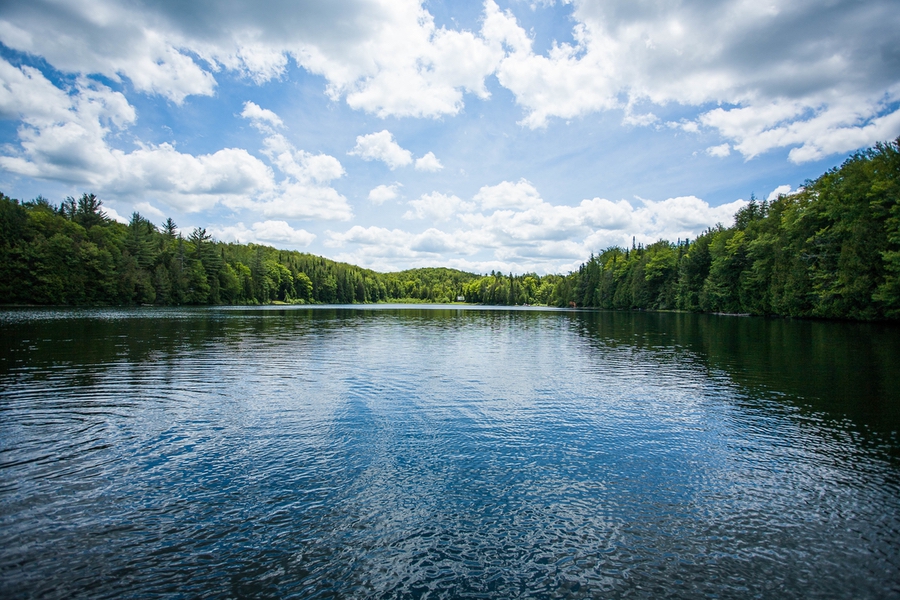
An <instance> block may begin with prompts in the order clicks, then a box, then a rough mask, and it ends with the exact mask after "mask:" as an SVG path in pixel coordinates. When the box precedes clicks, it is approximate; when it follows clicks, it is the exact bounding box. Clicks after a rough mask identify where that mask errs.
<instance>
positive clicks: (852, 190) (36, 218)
mask: <svg viewBox="0 0 900 600" xmlns="http://www.w3.org/2000/svg"><path fill="white" fill-rule="evenodd" d="M898 198H900V138H898V139H897V140H895V141H893V142H887V143H879V144H876V145H875V146H874V147H872V148H869V149H867V150H864V151H861V152H857V153H855V154H853V155H852V156H850V157H849V158H848V159H847V160H846V161H845V162H844V163H843V164H842V165H841V166H840V167H837V168H834V169H832V170H830V171H828V172H827V173H825V174H823V175H822V176H820V177H819V178H817V179H816V180H813V181H807V182H806V183H805V185H804V186H803V187H802V188H801V189H800V190H799V191H798V192H796V193H792V194H788V195H782V196H780V197H778V198H777V199H775V200H773V201H771V202H768V201H761V202H760V201H757V200H756V199H755V198H752V197H751V201H750V202H749V204H747V205H746V206H745V207H744V208H742V209H741V210H740V211H738V213H737V214H736V215H735V219H734V223H733V224H731V225H730V226H728V227H726V226H724V225H722V224H719V225H717V226H715V227H712V228H709V229H708V230H707V231H705V232H704V233H702V234H701V235H699V236H698V237H697V238H696V239H694V240H679V241H677V242H675V243H673V242H670V241H667V240H660V241H657V242H655V243H653V244H649V245H647V246H644V245H642V244H632V247H631V248H621V247H612V248H607V249H604V250H600V251H599V252H598V253H596V254H594V255H591V256H590V258H589V259H588V260H587V261H586V262H585V263H584V264H582V265H581V267H580V268H579V269H578V270H577V271H576V272H573V273H569V274H568V275H545V276H539V275H537V274H535V273H527V274H521V275H514V274H511V273H510V274H503V273H496V272H492V273H490V274H488V275H477V274H473V273H466V272H463V271H458V270H454V269H447V268H422V269H411V270H407V271H401V272H397V273H378V272H375V271H371V270H368V269H363V268H360V267H357V266H354V265H350V264H346V263H339V262H335V261H332V260H329V259H327V258H323V257H320V256H315V255H312V254H307V253H302V252H297V251H285V250H278V249H275V248H272V247H269V246H263V245H258V244H237V243H224V242H219V241H217V240H215V239H213V238H212V237H211V236H210V235H209V234H208V233H207V232H206V230H205V229H203V228H196V229H194V230H193V231H192V232H191V233H190V234H189V235H188V236H187V237H185V236H184V235H183V234H182V233H180V232H179V230H178V227H177V225H176V224H175V223H174V222H173V221H172V219H168V220H166V222H165V223H162V224H161V225H160V226H157V225H155V224H154V223H152V222H150V221H149V220H147V219H146V218H144V217H143V216H141V215H140V214H138V213H134V214H133V215H132V216H131V220H130V222H129V223H128V224H127V225H126V224H122V223H119V222H116V221H113V220H112V219H109V218H107V216H106V215H105V213H104V211H103V208H102V201H101V200H100V199H99V198H97V197H96V196H95V195H94V194H90V193H85V194H82V196H81V197H80V198H78V199H75V198H72V197H69V198H66V199H65V200H64V201H63V202H61V203H60V204H59V205H55V204H54V203H52V202H50V201H48V200H47V199H45V198H43V197H40V196H39V197H38V198H35V199H33V200H30V201H24V202H20V201H18V200H15V199H11V198H8V197H7V196H5V195H2V194H0V304H6V305H12V304H25V305H136V304H150V305H182V304H195V305H204V304H268V303H273V302H284V303H292V304H303V303H339V304H351V303H370V302H392V301H393V302H397V301H404V302H440V303H443V302H452V301H456V300H457V299H459V298H463V299H464V300H465V302H469V303H482V304H494V305H522V304H541V305H549V306H560V307H564V306H575V307H590V308H602V309H622V310H629V309H630V310H635V309H639V310H683V311H699V312H713V313H734V314H753V315H776V316H790V317H816V318H841V319H854V320H884V319H890V320H894V319H898V318H900V202H898Z"/></svg>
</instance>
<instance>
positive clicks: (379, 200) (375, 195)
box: [369, 183, 401, 206]
mask: <svg viewBox="0 0 900 600" xmlns="http://www.w3.org/2000/svg"><path fill="white" fill-rule="evenodd" d="M399 187H401V186H400V184H399V183H393V184H391V185H379V186H377V187H375V188H373V189H371V190H369V202H371V203H372V204H374V205H375V206H379V205H381V204H384V203H385V202H387V201H388V200H393V199H394V198H396V197H397V189H398V188H399Z"/></svg>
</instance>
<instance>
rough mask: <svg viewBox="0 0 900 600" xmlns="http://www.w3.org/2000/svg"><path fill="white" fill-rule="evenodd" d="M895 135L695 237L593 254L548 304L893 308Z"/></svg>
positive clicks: (897, 263)
mask: <svg viewBox="0 0 900 600" xmlns="http://www.w3.org/2000/svg"><path fill="white" fill-rule="evenodd" d="M898 199H900V139H898V140H897V141H894V142H892V143H888V144H877V145H876V146H875V147H874V148H870V149H868V150H866V151H863V152H859V153H857V154H854V155H853V156H851V157H850V158H848V159H847V160H846V161H845V162H844V164H843V165H841V166H840V167H839V168H836V169H832V170H831V171H829V172H828V173H825V174H824V175H822V176H821V177H820V178H818V179H816V180H815V181H810V182H807V183H806V186H805V187H804V188H803V189H802V190H801V191H800V192H798V193H796V194H793V195H790V196H781V197H779V198H778V199H776V200H774V201H772V202H771V203H768V202H762V203H760V202H757V201H756V199H755V198H752V197H751V201H750V203H749V204H748V205H747V206H745V207H744V208H742V209H741V210H740V211H738V213H737V214H736V215H735V222H734V225H733V226H732V227H729V228H725V227H722V226H721V225H719V226H717V227H715V228H713V229H709V230H708V231H706V232H705V233H703V234H702V235H700V236H699V237H698V238H697V239H696V240H694V241H693V243H687V242H685V243H681V242H679V243H678V244H677V245H676V246H672V245H671V244H669V243H668V242H663V241H661V242H657V243H655V244H652V245H650V246H648V247H647V248H642V247H640V246H637V247H635V248H634V249H632V250H631V251H623V250H622V249H620V248H612V249H609V250H606V251H604V252H603V253H601V254H600V255H599V256H596V257H594V256H592V257H591V258H590V260H589V261H588V262H587V263H585V264H584V265H582V267H581V268H580V269H579V271H578V273H576V274H575V285H574V288H573V290H572V292H569V293H567V294H564V295H557V301H556V304H557V305H559V306H563V305H565V304H567V303H568V302H576V304H578V305H579V306H592V307H600V308H641V309H666V308H678V309H681V310H690V311H697V310H700V311H705V312H726V313H749V314H757V315H784V316H794V317H824V318H843V319H857V320H873V319H896V318H898V317H900V203H898Z"/></svg>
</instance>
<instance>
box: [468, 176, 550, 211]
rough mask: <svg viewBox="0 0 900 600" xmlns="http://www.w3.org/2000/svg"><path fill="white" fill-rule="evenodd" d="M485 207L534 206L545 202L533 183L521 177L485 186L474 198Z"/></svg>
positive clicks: (488, 208) (487, 208)
mask: <svg viewBox="0 0 900 600" xmlns="http://www.w3.org/2000/svg"><path fill="white" fill-rule="evenodd" d="M473 199H474V200H475V201H476V202H478V203H479V205H481V207H482V208H483V209H486V210H490V209H497V208H533V207H535V206H538V205H539V204H541V203H542V202H543V200H542V199H541V195H540V194H539V193H538V191H537V189H536V188H535V187H534V186H533V185H531V183H530V182H529V181H527V180H525V179H520V180H519V181H518V182H517V183H512V182H509V181H503V182H501V183H498V184H497V185H494V186H487V185H486V186H484V187H482V188H481V189H480V190H478V193H477V194H475V197H474V198H473Z"/></svg>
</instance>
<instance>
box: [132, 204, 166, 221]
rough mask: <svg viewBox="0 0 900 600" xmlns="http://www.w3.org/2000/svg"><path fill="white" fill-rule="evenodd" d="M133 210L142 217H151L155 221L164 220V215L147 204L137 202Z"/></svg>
mask: <svg viewBox="0 0 900 600" xmlns="http://www.w3.org/2000/svg"><path fill="white" fill-rule="evenodd" d="M134 210H136V211H137V212H139V213H141V215H143V216H144V217H153V218H156V219H165V218H166V213H164V212H163V211H161V210H159V209H158V208H156V207H155V206H153V205H152V204H150V203H149V202H138V203H137V204H135V205H134Z"/></svg>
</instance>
